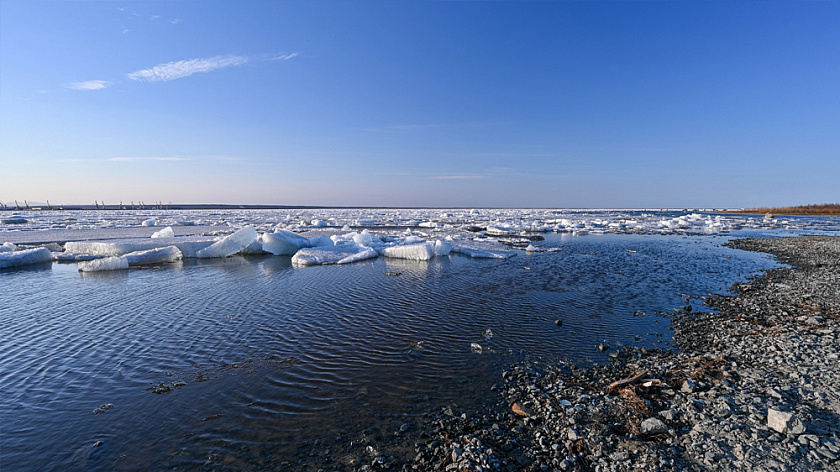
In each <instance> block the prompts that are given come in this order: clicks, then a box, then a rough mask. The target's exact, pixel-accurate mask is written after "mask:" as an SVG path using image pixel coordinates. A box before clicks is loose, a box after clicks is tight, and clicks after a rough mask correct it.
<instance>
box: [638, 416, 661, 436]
mask: <svg viewBox="0 0 840 472" xmlns="http://www.w3.org/2000/svg"><path fill="white" fill-rule="evenodd" d="M641 431H642V434H660V433H666V432H668V425H666V424H665V423H664V422H662V420H660V419H658V418H648V419H646V420H644V421H642V426H641Z"/></svg>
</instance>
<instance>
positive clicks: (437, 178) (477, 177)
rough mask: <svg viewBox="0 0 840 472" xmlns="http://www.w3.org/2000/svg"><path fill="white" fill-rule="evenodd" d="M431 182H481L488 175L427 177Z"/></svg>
mask: <svg viewBox="0 0 840 472" xmlns="http://www.w3.org/2000/svg"><path fill="white" fill-rule="evenodd" d="M426 178H427V179H429V180H479V179H486V178H487V176H486V175H476V174H444V175H433V176H430V177H426Z"/></svg>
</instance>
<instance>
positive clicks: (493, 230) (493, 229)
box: [486, 226, 514, 236]
mask: <svg viewBox="0 0 840 472" xmlns="http://www.w3.org/2000/svg"><path fill="white" fill-rule="evenodd" d="M486 231H487V234H489V235H491V236H510V235H511V234H513V233H514V232H513V231H511V230H509V229H507V228H500V227H498V226H488V227H487V230H486Z"/></svg>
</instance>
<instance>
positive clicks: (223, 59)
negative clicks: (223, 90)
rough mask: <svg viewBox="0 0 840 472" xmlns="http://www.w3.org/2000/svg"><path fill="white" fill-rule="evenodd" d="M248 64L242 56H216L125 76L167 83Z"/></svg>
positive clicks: (144, 80)
mask: <svg viewBox="0 0 840 472" xmlns="http://www.w3.org/2000/svg"><path fill="white" fill-rule="evenodd" d="M247 62H248V58H247V57H243V56H216V57H210V58H207V59H187V60H184V61H176V62H168V63H166V64H159V65H156V66H154V67H152V68H151V69H142V70H138V71H135V72H132V73H130V74H127V75H126V76H127V77H128V78H129V79H131V80H137V81H140V82H168V81H170V80H175V79H181V78H183V77H188V76H190V75H193V74H197V73H199V72H211V71H214V70H217V69H223V68H225V67H232V66H238V65H242V64H245V63H247Z"/></svg>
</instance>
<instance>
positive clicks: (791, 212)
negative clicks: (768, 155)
mask: <svg viewBox="0 0 840 472" xmlns="http://www.w3.org/2000/svg"><path fill="white" fill-rule="evenodd" d="M722 213H738V214H748V215H761V214H771V215H784V216H840V203H825V204H820V205H800V206H792V207H766V208H747V209H743V210H722Z"/></svg>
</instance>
